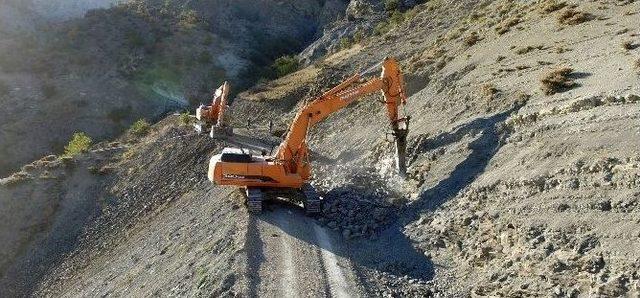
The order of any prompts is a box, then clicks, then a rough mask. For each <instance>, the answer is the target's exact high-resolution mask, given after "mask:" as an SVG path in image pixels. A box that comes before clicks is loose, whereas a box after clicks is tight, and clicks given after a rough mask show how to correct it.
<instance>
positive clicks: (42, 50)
mask: <svg viewBox="0 0 640 298" xmlns="http://www.w3.org/2000/svg"><path fill="white" fill-rule="evenodd" d="M111 2H112V1H58V2H55V1H53V2H51V1H39V0H38V1H35V2H33V3H30V2H22V1H12V0H10V1H8V2H7V4H6V5H5V4H4V2H3V4H2V6H1V7H0V16H3V17H2V18H0V25H1V26H0V40H2V43H0V157H1V158H0V177H4V176H6V175H7V174H9V173H10V172H12V171H15V170H16V169H17V166H18V165H20V164H23V163H26V162H27V161H28V160H32V159H35V158H37V156H42V155H45V154H50V153H59V152H60V151H62V150H63V146H64V144H65V143H66V142H67V140H68V139H69V137H70V136H71V134H72V133H74V132H76V131H85V132H87V133H88V134H89V135H90V136H91V137H93V138H94V139H98V140H99V139H104V138H107V137H112V136H114V135H116V134H118V133H120V132H122V130H123V129H125V128H126V127H127V126H128V125H129V124H130V123H132V122H133V121H136V120H137V119H140V118H146V119H149V120H155V119H157V118H159V117H160V116H161V115H163V114H164V113H166V112H170V111H171V112H172V111H175V110H179V109H185V108H187V107H188V106H189V105H190V104H193V105H196V104H199V103H202V102H207V101H208V100H209V92H210V90H211V88H212V87H213V86H215V85H216V84H219V83H220V82H221V81H223V80H230V81H231V83H232V85H233V88H234V90H239V89H242V88H243V87H246V86H248V85H250V84H252V83H253V82H255V81H256V80H258V79H259V78H261V77H265V76H269V69H268V67H267V66H268V65H270V63H271V62H272V61H273V60H274V59H275V58H277V57H279V56H281V55H284V54H286V53H290V52H292V51H298V50H299V49H301V48H303V47H304V46H306V45H307V44H308V43H310V42H311V41H313V40H314V38H315V37H316V35H317V34H318V33H319V32H321V31H322V28H323V27H324V26H325V25H326V24H328V23H330V22H332V21H334V20H335V19H336V18H337V17H338V16H340V15H342V14H343V13H344V10H345V8H346V3H343V2H342V1H340V0H329V1H322V2H319V1H315V0H304V1H289V2H282V1H258V2H256V1H249V0H244V1H231V0H210V1H197V2H193V1H170V2H163V3H158V1H146V0H135V1H128V2H127V3H125V4H120V5H117V6H114V7H111V8H100V9H95V10H90V11H89V12H88V13H86V16H85V17H82V18H74V17H75V16H81V15H84V11H85V10H86V9H90V8H97V7H109V5H110V4H111ZM160 2H162V1H160ZM45 13H46V14H47V15H46V16H45V15H43V14H45ZM5 16H6V18H5ZM63 19H64V20H65V21H64V22H60V20H63ZM36 20H37V21H36ZM27 136H28V137H27Z"/></svg>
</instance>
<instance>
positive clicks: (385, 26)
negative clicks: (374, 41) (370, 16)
mask: <svg viewBox="0 0 640 298" xmlns="http://www.w3.org/2000/svg"><path fill="white" fill-rule="evenodd" d="M389 30H391V26H390V25H389V23H388V22H386V21H382V22H380V23H378V24H377V25H376V27H375V28H374V29H373V34H375V35H383V34H385V33H387V32H389Z"/></svg>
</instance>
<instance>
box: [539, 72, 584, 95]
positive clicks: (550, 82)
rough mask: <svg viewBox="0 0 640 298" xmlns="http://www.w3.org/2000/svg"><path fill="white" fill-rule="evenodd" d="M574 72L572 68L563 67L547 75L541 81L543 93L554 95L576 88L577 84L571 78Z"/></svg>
mask: <svg viewBox="0 0 640 298" xmlns="http://www.w3.org/2000/svg"><path fill="white" fill-rule="evenodd" d="M572 72H573V69H572V68H570V67H562V68H558V69H555V70H552V71H551V72H549V73H547V74H546V75H544V76H543V77H542V78H541V79H540V83H542V91H543V92H544V94H546V95H553V94H556V93H559V92H563V91H566V90H569V89H571V88H573V87H575V86H576V83H575V82H574V81H573V80H571V79H570V78H569V75H570V74H571V73H572Z"/></svg>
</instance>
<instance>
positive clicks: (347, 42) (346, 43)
mask: <svg viewBox="0 0 640 298" xmlns="http://www.w3.org/2000/svg"><path fill="white" fill-rule="evenodd" d="M351 44H352V42H351V38H349V37H343V38H340V49H341V50H346V49H348V48H350V47H351Z"/></svg>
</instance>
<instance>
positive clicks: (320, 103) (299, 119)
mask: <svg viewBox="0 0 640 298" xmlns="http://www.w3.org/2000/svg"><path fill="white" fill-rule="evenodd" d="M381 64H382V75H381V76H380V77H378V78H372V79H370V80H368V81H365V82H363V76H364V75H365V74H366V73H368V72H369V71H365V72H363V73H361V74H355V75H353V76H352V77H350V78H348V79H346V80H345V81H344V82H342V83H340V84H339V85H338V86H336V87H334V88H333V89H331V90H329V91H327V92H326V93H324V94H323V95H321V96H320V97H317V98H315V99H313V100H311V101H310V102H309V103H307V104H306V105H305V106H303V107H302V108H301V109H300V111H299V112H298V114H297V115H296V117H295V119H294V120H293V123H292V124H291V126H290V127H289V131H288V133H287V135H286V138H285V139H284V141H283V142H282V143H281V144H280V146H279V147H278V150H277V152H276V153H275V154H274V155H273V156H266V154H263V155H262V156H259V155H258V156H256V155H253V156H252V155H251V154H250V153H248V152H246V150H245V149H239V148H225V149H223V150H222V153H220V154H218V155H215V156H213V157H212V158H211V160H210V162H209V170H208V178H209V180H210V181H212V182H214V183H216V184H219V185H236V186H241V187H243V188H245V190H246V194H247V206H248V208H249V211H251V212H252V213H259V212H261V211H262V201H263V194H264V192H266V191H271V190H275V191H278V190H283V189H288V190H294V191H296V192H298V193H301V194H302V203H303V206H304V208H305V210H306V212H307V214H316V213H319V212H320V211H321V198H320V197H319V196H318V194H317V193H316V191H315V190H314V189H313V187H312V186H311V184H309V183H308V181H309V179H310V178H311V164H310V161H309V148H308V147H307V135H308V133H309V130H310V129H311V128H312V127H313V126H314V125H315V124H316V123H318V122H320V121H322V120H324V119H325V118H327V117H328V116H329V115H331V114H333V113H335V112H337V111H339V110H341V109H343V108H345V107H346V106H348V105H349V104H350V103H352V102H354V101H355V100H357V99H359V98H362V97H364V96H367V95H370V94H372V93H375V92H378V91H382V95H383V96H384V101H382V103H383V104H384V105H385V106H386V109H387V116H388V118H389V121H390V125H391V129H392V135H393V136H394V138H395V143H396V165H397V167H398V171H399V174H400V175H401V176H404V174H405V172H406V168H405V151H406V138H407V133H408V126H409V117H406V116H401V114H403V115H404V111H403V110H404V109H403V108H404V106H405V105H406V101H407V97H406V94H405V91H404V81H403V77H402V73H401V72H400V68H399V65H398V63H397V62H396V60H395V59H393V58H386V59H385V60H384V61H383V62H382V63H381ZM379 65H380V64H378V65H376V66H374V67H373V68H370V69H369V70H373V69H374V68H377V67H378V66H379Z"/></svg>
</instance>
